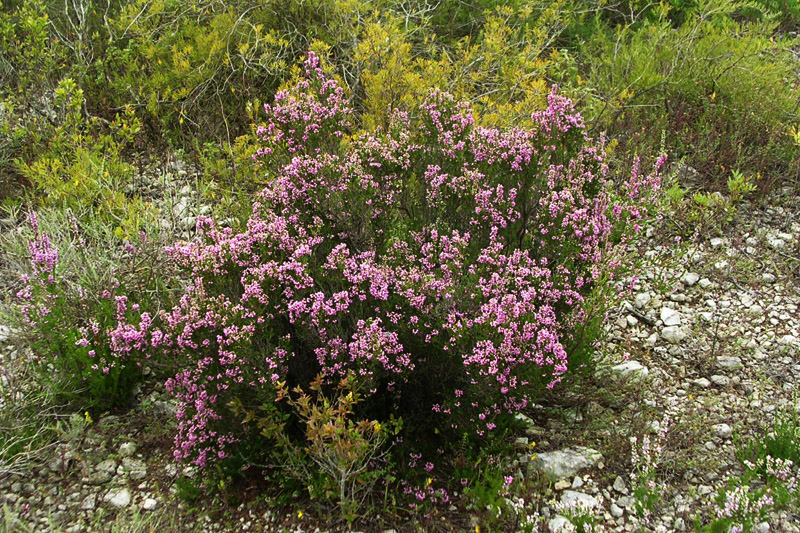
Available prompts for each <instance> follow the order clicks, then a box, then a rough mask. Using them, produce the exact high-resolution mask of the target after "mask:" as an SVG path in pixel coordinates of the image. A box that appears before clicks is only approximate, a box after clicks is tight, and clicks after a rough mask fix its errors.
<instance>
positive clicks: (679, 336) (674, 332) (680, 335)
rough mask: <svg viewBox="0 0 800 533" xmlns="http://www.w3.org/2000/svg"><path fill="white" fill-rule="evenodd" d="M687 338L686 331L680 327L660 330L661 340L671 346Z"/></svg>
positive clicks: (668, 327)
mask: <svg viewBox="0 0 800 533" xmlns="http://www.w3.org/2000/svg"><path fill="white" fill-rule="evenodd" d="M687 336H688V334H687V333H686V330H684V329H683V328H681V327H680V326H667V327H666V328H664V329H662V330H661V338H663V339H664V340H665V341H667V342H671V343H672V344H678V343H679V342H681V341H682V340H683V339H685V338H686V337H687Z"/></svg>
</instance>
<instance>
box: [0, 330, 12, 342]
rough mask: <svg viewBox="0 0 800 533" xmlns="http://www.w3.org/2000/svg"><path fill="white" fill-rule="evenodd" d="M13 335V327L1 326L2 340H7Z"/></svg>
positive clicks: (0, 336)
mask: <svg viewBox="0 0 800 533" xmlns="http://www.w3.org/2000/svg"><path fill="white" fill-rule="evenodd" d="M9 337H11V328H9V327H8V326H0V342H6V341H7V340H8V339H9Z"/></svg>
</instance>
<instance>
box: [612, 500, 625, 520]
mask: <svg viewBox="0 0 800 533" xmlns="http://www.w3.org/2000/svg"><path fill="white" fill-rule="evenodd" d="M623 514H625V511H623V510H622V509H621V508H620V507H619V506H618V505H617V504H616V503H612V504H611V516H613V517H614V518H619V517H620V516H622V515H623Z"/></svg>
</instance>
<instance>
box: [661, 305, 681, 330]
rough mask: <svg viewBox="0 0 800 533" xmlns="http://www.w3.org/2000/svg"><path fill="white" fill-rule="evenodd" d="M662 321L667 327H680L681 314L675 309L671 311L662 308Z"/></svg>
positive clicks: (667, 308)
mask: <svg viewBox="0 0 800 533" xmlns="http://www.w3.org/2000/svg"><path fill="white" fill-rule="evenodd" d="M661 321H662V322H663V323H664V325H665V326H680V325H681V314H680V313H679V312H677V311H676V310H674V309H670V308H669V307H662V308H661Z"/></svg>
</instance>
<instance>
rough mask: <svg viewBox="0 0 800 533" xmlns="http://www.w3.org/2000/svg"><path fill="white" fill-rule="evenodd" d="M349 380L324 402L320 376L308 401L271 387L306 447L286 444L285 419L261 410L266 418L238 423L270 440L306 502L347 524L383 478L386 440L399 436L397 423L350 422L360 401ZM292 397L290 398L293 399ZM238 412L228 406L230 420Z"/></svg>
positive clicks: (249, 416) (298, 394)
mask: <svg viewBox="0 0 800 533" xmlns="http://www.w3.org/2000/svg"><path fill="white" fill-rule="evenodd" d="M356 383H357V380H356V379H355V378H354V376H349V377H345V378H344V379H342V381H341V382H340V383H339V384H338V385H337V386H336V387H335V388H334V389H333V394H334V397H333V398H332V399H329V398H328V396H327V395H326V393H325V391H323V376H322V375H319V376H317V378H316V379H315V380H314V381H312V382H311V384H310V385H309V390H310V391H311V392H312V394H314V397H312V396H310V395H309V394H306V393H305V392H303V390H302V389H301V388H300V387H299V386H298V387H296V388H295V390H294V391H292V392H293V393H294V395H292V394H291V393H290V392H289V390H288V389H287V388H286V384H285V383H283V382H279V383H278V384H277V387H278V391H277V398H276V401H277V402H286V403H287V404H288V405H289V407H290V408H291V412H292V414H293V415H294V417H295V419H296V420H297V421H298V422H299V423H300V426H301V427H302V428H303V430H304V432H305V440H306V442H305V443H303V444H296V443H295V442H293V441H292V439H290V438H289V434H288V432H287V431H286V428H285V424H286V421H287V420H288V418H289V417H288V416H286V415H285V414H283V413H280V412H279V411H278V410H275V409H269V408H268V407H266V406H265V408H264V410H265V411H266V416H263V417H261V416H260V415H259V414H257V413H255V412H250V413H245V414H244V420H245V422H249V421H250V419H253V418H255V419H256V424H257V425H258V426H259V427H261V433H262V435H263V436H265V437H268V438H271V439H274V440H275V441H276V443H277V446H278V448H279V451H277V452H276V455H278V456H279V457H281V459H282V462H283V465H284V469H285V470H286V472H287V474H288V475H290V476H293V477H295V478H297V479H298V480H299V481H301V482H302V483H303V485H304V486H306V487H308V490H309V495H310V497H311V498H312V499H321V500H323V501H326V502H332V503H334V504H336V505H337V506H338V508H339V514H340V517H341V519H343V520H344V521H346V522H347V523H348V524H352V522H353V521H354V520H355V519H356V518H358V517H359V516H360V515H361V513H362V508H363V506H364V503H365V500H366V499H367V497H368V496H370V494H371V492H372V489H373V487H374V486H375V484H376V483H377V482H379V481H381V480H382V479H385V478H388V477H389V474H388V472H385V471H384V469H383V468H382V467H381V465H384V464H386V454H387V453H388V451H389V450H388V447H387V440H388V439H389V438H390V437H391V436H392V435H395V434H397V433H398V432H399V430H400V429H401V427H402V420H394V419H391V420H390V423H387V424H381V423H380V422H378V421H377V420H372V421H370V420H360V421H354V420H352V417H353V415H354V409H355V407H356V405H357V404H358V403H359V402H360V401H361V395H360V394H359V393H358V391H357V390H353V388H354V387H353V386H354V385H355V384H356ZM293 396H294V397H293ZM241 408H242V406H241V404H240V403H238V402H234V404H233V406H232V411H233V413H234V415H236V416H242V414H243V413H241V412H239V409H241Z"/></svg>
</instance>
